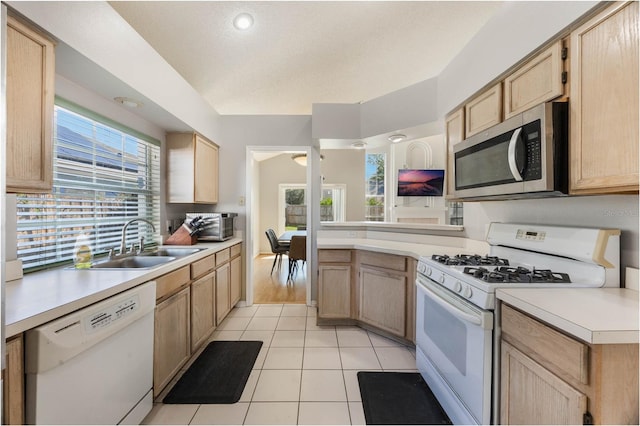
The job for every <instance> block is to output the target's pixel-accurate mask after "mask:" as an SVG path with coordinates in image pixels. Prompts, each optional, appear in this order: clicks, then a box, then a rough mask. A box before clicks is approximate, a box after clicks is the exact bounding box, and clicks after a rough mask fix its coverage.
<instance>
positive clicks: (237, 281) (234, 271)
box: [230, 256, 242, 308]
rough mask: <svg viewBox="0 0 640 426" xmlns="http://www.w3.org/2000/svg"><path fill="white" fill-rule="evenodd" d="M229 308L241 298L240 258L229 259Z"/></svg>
mask: <svg viewBox="0 0 640 426" xmlns="http://www.w3.org/2000/svg"><path fill="white" fill-rule="evenodd" d="M230 292H231V307H232V308H233V307H234V306H235V305H236V303H238V302H239V301H240V298H241V297H242V257H240V256H238V257H234V258H233V259H231V290H230Z"/></svg>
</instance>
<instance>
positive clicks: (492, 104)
mask: <svg viewBox="0 0 640 426" xmlns="http://www.w3.org/2000/svg"><path fill="white" fill-rule="evenodd" d="M464 117H465V129H466V132H465V138H468V137H469V136H471V135H475V134H476V133H478V132H481V131H483V130H484V129H488V128H489V127H491V126H493V125H495V124H498V123H500V122H501V121H502V82H500V83H498V84H496V85H494V86H492V87H490V88H489V89H487V90H485V91H484V92H482V93H480V94H478V95H476V96H475V97H474V98H473V99H471V100H470V101H469V102H467V103H466V104H465V106H464Z"/></svg>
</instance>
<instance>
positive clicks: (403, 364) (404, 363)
mask: <svg viewBox="0 0 640 426" xmlns="http://www.w3.org/2000/svg"><path fill="white" fill-rule="evenodd" d="M375 351H376V354H377V355H378V359H379V360H380V365H382V368H383V369H384V370H385V371H386V370H411V369H415V368H416V359H415V357H414V356H413V355H412V354H411V352H409V350H408V349H407V348H405V347H402V348H380V347H379V348H375Z"/></svg>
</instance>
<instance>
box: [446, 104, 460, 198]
mask: <svg viewBox="0 0 640 426" xmlns="http://www.w3.org/2000/svg"><path fill="white" fill-rule="evenodd" d="M444 123H445V124H444V125H445V133H444V137H445V143H446V146H447V195H449V194H453V191H454V189H455V180H454V177H455V176H454V168H455V164H454V161H453V160H454V158H453V147H454V146H455V145H456V144H457V143H458V142H462V141H463V140H464V108H460V109H459V110H457V111H454V112H452V113H451V114H449V115H447V116H446V117H445V119H444Z"/></svg>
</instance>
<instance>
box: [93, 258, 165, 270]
mask: <svg viewBox="0 0 640 426" xmlns="http://www.w3.org/2000/svg"><path fill="white" fill-rule="evenodd" d="M172 260H176V257H175V256H128V257H123V258H121V259H113V260H107V261H105V262H98V263H94V264H93V265H92V266H91V269H151V268H154V267H156V266H159V265H162V264H164V263H167V262H171V261H172Z"/></svg>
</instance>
